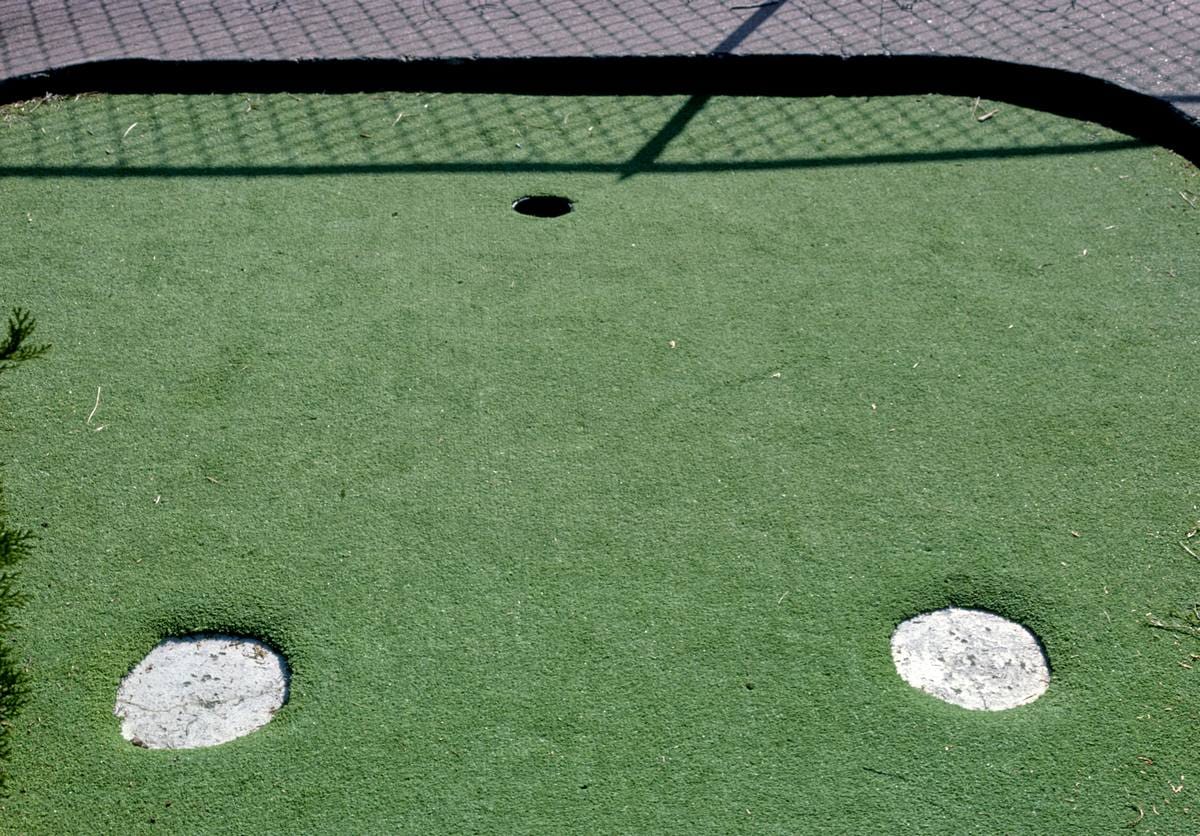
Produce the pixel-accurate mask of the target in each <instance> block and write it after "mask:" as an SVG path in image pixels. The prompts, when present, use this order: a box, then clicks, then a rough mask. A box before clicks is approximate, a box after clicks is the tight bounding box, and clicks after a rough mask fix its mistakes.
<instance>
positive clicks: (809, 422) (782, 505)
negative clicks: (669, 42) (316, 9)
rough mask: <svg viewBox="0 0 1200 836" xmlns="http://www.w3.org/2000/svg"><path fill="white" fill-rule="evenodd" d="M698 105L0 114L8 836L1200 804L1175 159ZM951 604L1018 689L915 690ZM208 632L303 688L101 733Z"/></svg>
mask: <svg viewBox="0 0 1200 836" xmlns="http://www.w3.org/2000/svg"><path fill="white" fill-rule="evenodd" d="M697 104H699V103H697V102H693V103H692V104H691V106H690V107H691V110H692V111H694V113H693V114H692V115H693V118H692V119H691V120H690V121H688V122H687V124H686V125H683V124H681V123H682V122H684V121H687V120H685V119H683V118H677V119H676V120H675V125H676V128H677V129H678V130H677V131H675V129H673V131H675V135H667V134H662V133H660V131H661V130H662V129H663V126H664V125H667V124H671V119H672V116H673V115H676V114H677V113H679V112H680V111H681V108H683V109H684V112H685V113H686V112H688V111H687V108H688V107H689V105H688V104H687V103H686V102H685V100H684V99H682V98H673V99H672V98H663V99H654V98H645V99H639V98H624V99H603V98H564V99H540V98H521V97H511V96H490V97H489V96H450V95H425V96H417V95H399V94H397V95H387V96H353V97H309V96H305V97H295V96H283V95H281V96H267V97H252V98H246V97H191V98H189V97H156V98H140V97H130V98H109V97H99V96H95V97H84V98H82V99H79V100H77V101H57V102H46V103H45V104H43V105H40V106H35V105H25V106H22V107H16V108H9V109H7V110H6V111H5V112H4V114H3V115H4V124H3V125H0V148H2V149H3V151H2V153H0V174H3V175H4V176H3V178H2V179H0V205H2V206H3V207H4V208H3V212H2V213H0V229H2V233H0V264H3V290H2V296H0V302H2V303H3V304H4V305H14V304H20V305H22V306H24V307H27V308H30V309H32V310H33V312H34V313H35V314H36V315H37V316H38V318H39V331H38V335H37V336H38V337H39V338H41V339H43V340H48V341H52V342H53V343H54V348H53V349H52V351H51V353H50V354H49V355H48V356H47V357H46V358H45V359H43V360H39V361H38V362H37V363H33V364H29V365H28V366H27V367H26V368H24V369H23V370H22V371H21V372H20V373H19V374H14V375H11V376H9V377H7V378H6V379H5V383H4V401H3V415H2V424H0V426H2V430H3V432H2V434H0V449H2V453H3V460H4V462H5V468H4V474H3V475H4V479H5V489H6V494H7V502H8V507H9V511H10V514H11V517H12V521H13V522H14V523H18V524H21V525H25V526H29V527H32V528H35V529H36V530H37V531H38V533H39V535H40V540H39V542H38V543H37V545H36V548H35V552H34V555H33V558H32V559H31V560H30V561H28V562H27V563H25V564H24V565H23V566H22V569H21V577H22V584H23V588H24V589H25V591H26V592H27V593H28V595H29V597H30V601H29V603H28V604H27V605H26V607H25V608H24V609H23V610H22V611H21V613H20V617H21V619H22V620H23V622H24V625H25V626H24V628H23V630H22V631H21V632H20V633H19V634H18V635H17V636H15V637H14V638H15V642H16V645H17V647H18V650H19V653H20V655H21V657H22V658H23V659H24V660H25V662H26V664H27V670H28V675H29V677H30V681H31V685H32V701H31V703H30V705H29V706H28V707H27V708H26V709H25V710H24V711H23V712H22V714H21V715H20V716H19V717H18V719H17V722H16V724H15V726H14V727H13V730H12V742H13V757H12V761H11V764H10V769H11V771H12V773H13V782H12V790H11V794H10V796H9V797H8V798H7V799H4V800H0V819H2V820H3V822H4V824H3V825H2V829H4V830H6V831H9V832H37V833H43V832H44V833H64V832H88V833H97V832H137V831H141V830H152V829H156V828H159V829H166V830H173V831H175V832H213V833H224V832H228V833H259V832H262V833H266V832H280V833H285V832H286V833H301V832H304V833H308V832H330V833H333V832H339V833H346V832H355V833H383V832H398V831H408V832H422V833H424V832H430V831H446V832H468V831H476V832H499V831H504V832H539V833H569V832H579V833H582V832H591V831H602V832H628V833H648V832H680V833H684V832H688V833H695V832H712V833H715V832H733V831H744V832H754V833H761V832H942V833H961V832H970V831H977V832H988V833H998V832H1046V833H1062V832H1093V833H1096V832H1112V831H1113V830H1115V829H1118V828H1120V827H1121V826H1122V825H1125V824H1126V823H1129V822H1134V821H1135V820H1138V821H1137V824H1136V826H1135V827H1136V828H1138V829H1143V830H1145V831H1146V832H1154V831H1157V832H1162V833H1180V832H1191V831H1192V830H1194V829H1195V824H1196V815H1197V808H1198V806H1200V775H1193V772H1194V771H1195V770H1194V766H1195V763H1196V751H1197V750H1196V742H1195V729H1196V728H1197V725H1198V724H1200V693H1198V690H1197V685H1198V683H1197V676H1198V675H1200V673H1198V672H1197V670H1196V669H1195V668H1197V667H1198V666H1200V660H1198V659H1197V654H1200V639H1197V638H1196V637H1195V636H1194V635H1190V634H1189V633H1194V632H1195V630H1196V627H1197V619H1196V617H1195V615H1194V610H1193V607H1194V605H1196V604H1197V603H1200V593H1198V592H1197V580H1198V579H1200V563H1198V562H1197V559H1196V558H1194V557H1192V556H1190V555H1189V554H1188V553H1187V552H1186V551H1185V550H1184V549H1182V548H1181V547H1180V541H1181V540H1183V541H1184V543H1185V544H1186V543H1187V542H1188V541H1187V539H1186V535H1187V532H1188V531H1189V529H1191V528H1192V526H1193V525H1194V523H1195V521H1196V520H1197V518H1198V517H1200V510H1198V509H1197V506H1198V505H1200V485H1198V483H1197V480H1196V451H1197V441H1198V440H1200V439H1198V434H1197V430H1196V421H1195V407H1196V379H1197V359H1196V358H1197V351H1198V340H1200V332H1198V331H1197V328H1196V311H1197V309H1198V307H1200V234H1198V230H1200V211H1197V210H1196V209H1194V208H1192V207H1191V206H1190V205H1189V203H1188V199H1187V195H1195V194H1196V193H1200V186H1198V185H1197V179H1196V177H1195V170H1194V169H1192V168H1190V167H1189V166H1187V165H1186V164H1185V163H1184V162H1182V161H1181V160H1180V159H1179V158H1177V157H1174V156H1173V155H1171V154H1168V153H1166V152H1163V151H1160V150H1157V149H1154V148H1150V147H1142V146H1139V145H1138V144H1137V143H1135V142H1132V141H1130V140H1128V139H1126V138H1125V137H1122V136H1119V135H1116V134H1112V133H1110V132H1108V131H1105V130H1103V129H1100V128H1097V127H1095V126H1093V125H1088V124H1084V123H1078V122H1071V121H1068V120H1064V119H1060V118H1057V117H1053V116H1048V115H1044V114H1038V113H1033V112H1029V111H1023V110H1020V109H1018V108H1015V107H1009V106H1005V105H1000V106H999V111H998V112H997V113H995V114H994V115H993V116H992V117H991V118H989V119H987V120H986V121H983V122H980V121H979V117H980V115H983V114H984V113H986V112H987V110H991V109H992V108H993V107H994V106H988V105H986V104H980V105H978V106H977V107H975V108H974V109H973V107H972V105H973V102H972V101H969V100H961V99H943V98H936V97H929V98H901V99H872V100H862V99H845V100H834V99H819V100H803V99H800V100H779V99H721V98H715V99H712V100H709V101H707V102H706V103H704V106H703V107H702V108H698V107H697V106H696V105H697ZM982 108H987V110H983V109H982ZM400 114H403V115H400ZM656 135H657V136H658V139H657V140H656V139H655V137H656ZM668 140H669V141H668ZM639 149H640V150H639ZM630 160H633V161H634V162H632V163H630V162H628V161H630ZM1181 192H1182V193H1183V195H1181V194H1180V193H1181ZM525 194H558V195H565V196H567V197H569V198H570V199H572V200H573V201H574V202H575V210H574V211H573V212H572V213H570V214H569V215H566V216H564V217H561V218H556V219H538V218H530V217H524V216H521V215H518V214H517V213H515V212H513V211H512V210H511V208H510V206H511V203H512V201H513V200H514V199H515V198H517V197H520V196H522V195H525ZM950 604H954V605H958V606H964V607H973V608H981V609H986V610H991V611H994V612H997V613H999V614H1001V615H1003V616H1005V617H1007V618H1011V619H1013V620H1016V621H1019V622H1021V623H1022V624H1025V625H1026V626H1028V627H1029V628H1030V629H1031V630H1033V631H1034V632H1035V633H1036V634H1037V635H1038V636H1039V637H1040V639H1041V641H1042V642H1043V644H1044V647H1045V649H1046V652H1047V655H1048V658H1049V660H1050V664H1051V668H1052V681H1051V685H1050V688H1049V690H1048V692H1047V693H1046V694H1045V695H1044V696H1043V697H1042V698H1041V699H1039V700H1038V701H1037V702H1035V703H1033V704H1031V705H1028V706H1024V707H1020V708H1016V709H1013V710H1010V711H1005V712H998V713H984V712H972V711H968V710H965V709H962V708H957V707H954V706H951V705H947V704H945V703H942V702H940V701H938V700H936V699H934V698H932V697H929V696H927V695H925V694H922V693H920V692H918V691H916V690H915V689H913V688H911V687H909V686H908V685H907V684H905V683H904V681H903V680H901V679H900V677H899V676H898V675H897V673H896V671H895V669H894V667H893V664H892V660H891V657H890V655H889V639H890V636H891V633H892V631H893V629H894V628H895V626H896V624H897V623H899V622H900V621H902V620H903V619H906V618H908V617H909V616H912V615H914V614H916V613H920V612H924V611H928V610H933V609H938V608H940V607H944V606H947V605H950ZM1154 621H1156V622H1158V623H1160V624H1162V625H1165V626H1167V627H1173V628H1175V629H1174V630H1166V629H1156V628H1155V627H1153V626H1151V624H1152V622H1154ZM193 630H222V631H232V632H237V633H244V634H249V635H253V636H256V637H261V638H264V639H266V640H268V641H269V642H271V643H272V644H274V645H275V646H276V647H278V648H279V649H281V650H282V651H283V652H284V653H285V654H286V655H287V657H288V659H289V661H290V663H291V665H292V668H293V678H292V682H291V699H290V702H289V703H288V704H287V705H286V706H285V707H284V708H283V709H282V710H281V711H280V712H279V714H278V715H277V716H276V718H275V719H274V721H273V722H271V723H270V724H269V725H267V726H266V727H265V728H263V729H262V730H260V731H258V732H256V733H254V734H252V735H250V736H248V737H244V738H241V739H239V740H236V741H234V742H231V743H228V744H224V745H222V746H218V747H214V748H211V749H201V750H191V751H178V752H169V751H148V750H145V749H141V748H137V747H135V746H132V745H130V744H129V743H128V742H127V741H125V740H124V739H122V737H121V735H120V733H119V724H118V720H117V719H116V718H115V717H114V716H113V714H112V710H113V703H114V700H115V697H116V690H117V686H118V683H119V682H120V680H121V677H122V676H123V675H124V674H125V673H126V672H128V671H129V670H130V669H131V668H132V667H133V666H134V665H135V664H136V663H137V662H138V661H139V660H140V659H141V658H142V657H143V656H144V655H145V654H146V653H147V652H148V651H149V650H150V649H151V648H152V647H153V646H154V645H155V644H156V643H157V642H158V641H159V640H160V639H162V638H163V637H164V636H166V635H172V634H179V633H184V632H189V631H193ZM1139 816H1140V820H1139Z"/></svg>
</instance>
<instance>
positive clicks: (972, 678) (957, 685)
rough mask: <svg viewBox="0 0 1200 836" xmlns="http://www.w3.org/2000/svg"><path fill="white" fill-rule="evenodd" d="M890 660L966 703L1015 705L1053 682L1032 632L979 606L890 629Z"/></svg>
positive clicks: (910, 678) (945, 696)
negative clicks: (974, 608) (891, 631)
mask: <svg viewBox="0 0 1200 836" xmlns="http://www.w3.org/2000/svg"><path fill="white" fill-rule="evenodd" d="M892 661H893V662H895V663H896V671H897V672H898V673H899V674H900V676H902V677H903V678H904V681H905V682H907V683H908V684H909V685H911V686H913V687H914V688H920V689H921V690H922V691H924V692H925V693H927V694H932V695H933V696H935V697H937V698H938V699H940V700H945V701H946V702H948V703H953V704H954V705H961V706H962V707H963V708H973V709H978V710H983V711H1002V710H1004V709H1006V708H1014V707H1016V706H1018V705H1025V704H1026V703H1030V702H1033V701H1034V700H1036V699H1037V698H1038V697H1040V696H1041V695H1042V694H1043V693H1045V691H1046V688H1047V687H1048V686H1049V685H1050V667H1049V665H1047V663H1046V657H1045V655H1044V654H1043V653H1042V648H1041V646H1040V645H1039V644H1038V641H1037V639H1036V638H1034V635H1033V634H1032V633H1030V632H1029V631H1028V630H1026V629H1025V628H1024V627H1022V626H1021V625H1020V624H1017V623H1016V622H1014V621H1009V620H1008V619H1007V618H1001V617H1000V616H998V615H996V614H994V613H990V612H982V611H980V610H964V609H958V608H955V607H951V608H949V609H944V610H937V611H936V612H930V613H925V614H923V615H918V616H915V617H913V618H910V619H908V621H905V622H904V623H902V624H901V625H900V626H899V627H897V628H896V632H895V633H893V634H892Z"/></svg>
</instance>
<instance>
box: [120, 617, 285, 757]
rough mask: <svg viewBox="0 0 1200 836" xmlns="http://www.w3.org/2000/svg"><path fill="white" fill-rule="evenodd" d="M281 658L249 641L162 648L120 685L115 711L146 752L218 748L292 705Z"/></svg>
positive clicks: (202, 637)
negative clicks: (285, 705)
mask: <svg viewBox="0 0 1200 836" xmlns="http://www.w3.org/2000/svg"><path fill="white" fill-rule="evenodd" d="M289 678H290V672H289V670H288V664H287V662H286V661H285V660H284V658H283V657H282V656H281V655H279V653H277V652H276V651H275V650H273V649H272V648H271V647H269V646H268V645H266V644H264V643H263V642H261V641H258V640H257V639H251V638H247V637H246V636H233V635H227V634H223V633H195V634H192V635H188V636H177V637H174V638H169V639H166V640H165V641H163V642H160V643H159V644H158V645H157V646H155V648H154V649H153V650H151V651H150V652H149V653H148V654H146V657H145V658H144V659H142V661H141V662H139V663H138V664H137V666H136V667H134V669H133V670H131V671H130V672H129V674H128V675H126V677H125V678H124V679H123V680H121V687H120V688H119V689H118V690H117V705H116V707H115V708H114V709H113V713H114V714H116V715H117V716H118V717H120V718H121V734H122V736H124V737H125V739H126V740H128V741H130V742H131V743H133V744H135V745H137V746H142V747H145V748H147V749H194V748H197V747H200V746H216V745H217V744H218V743H226V742H228V741H230V740H234V739H235V738H238V737H242V736H243V735H247V734H249V733H250V732H252V731H254V730H255V729H258V728H261V727H262V726H265V725H266V724H267V723H269V722H270V721H271V718H272V717H273V716H274V715H275V712H276V711H278V710H279V708H280V707H281V706H282V705H283V704H284V703H285V702H287V698H288V680H289Z"/></svg>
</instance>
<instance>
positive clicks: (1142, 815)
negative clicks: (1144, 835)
mask: <svg viewBox="0 0 1200 836" xmlns="http://www.w3.org/2000/svg"><path fill="white" fill-rule="evenodd" d="M1128 806H1129V808H1130V809H1133V810H1137V814H1138V815H1137V818H1136V819H1134V820H1133V821H1131V822H1129V823H1128V824H1126V825H1125V826H1126V827H1130V828H1133V827H1137V826H1138V822H1140V821H1141V820H1142V819H1144V818H1146V811H1145V810H1143V809H1142V808H1141V807H1139V806H1138V805H1136V804H1130V805H1128Z"/></svg>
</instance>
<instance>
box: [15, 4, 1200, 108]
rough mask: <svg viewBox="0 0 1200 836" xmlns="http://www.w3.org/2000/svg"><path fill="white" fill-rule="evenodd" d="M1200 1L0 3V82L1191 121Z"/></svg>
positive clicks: (1197, 78)
mask: <svg viewBox="0 0 1200 836" xmlns="http://www.w3.org/2000/svg"><path fill="white" fill-rule="evenodd" d="M1198 45H1200V0H1158V2H1149V0H782V1H781V2H777V3H766V4H762V3H761V0H656V2H654V3H636V2H628V0H625V1H624V2H622V0H324V2H321V0H107V2H103V3H100V2H93V1H92V0H89V1H88V2H82V0H76V2H69V0H0V79H8V78H13V77H18V76H26V75H29V74H32V73H40V72H45V71H47V70H50V69H53V68H57V67H64V66H71V65H76V64H81V63H85V62H89V61H96V60H101V59H116V58H150V59H169V60H185V61H192V60H214V59H243V58H249V59H274V60H281V59H286V60H290V59H319V58H361V57H374V58H393V59H394V58H445V57H459V58H471V57H510V56H542V57H577V56H578V57H585V56H682V55H690V54H708V53H714V52H717V53H730V54H737V55H778V54H816V55H835V56H851V55H947V56H978V57H984V58H990V59H996V60H1002V61H1012V62H1018V63H1023V64H1029V65H1034V66H1038V67H1048V68H1054V69H1062V70H1070V71H1075V72H1080V73H1084V74H1087V75H1090V76H1094V77H1098V78H1101V79H1105V80H1109V81H1112V82H1114V83H1116V84H1119V85H1121V86H1123V87H1126V88H1129V89H1131V90H1134V91H1138V92H1143V93H1148V94H1151V95H1154V96H1157V97H1159V98H1161V99H1163V100H1166V101H1168V102H1170V103H1171V104H1172V105H1174V106H1175V107H1177V108H1179V109H1180V110H1182V111H1183V112H1184V113H1186V114H1187V115H1188V116H1190V117H1191V118H1193V119H1200V46H1198Z"/></svg>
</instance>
